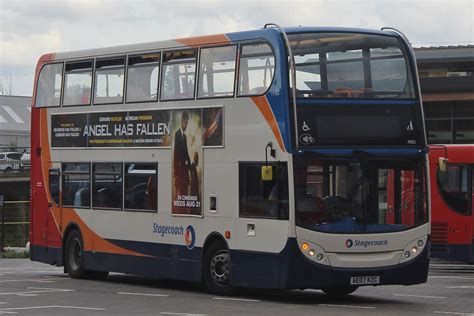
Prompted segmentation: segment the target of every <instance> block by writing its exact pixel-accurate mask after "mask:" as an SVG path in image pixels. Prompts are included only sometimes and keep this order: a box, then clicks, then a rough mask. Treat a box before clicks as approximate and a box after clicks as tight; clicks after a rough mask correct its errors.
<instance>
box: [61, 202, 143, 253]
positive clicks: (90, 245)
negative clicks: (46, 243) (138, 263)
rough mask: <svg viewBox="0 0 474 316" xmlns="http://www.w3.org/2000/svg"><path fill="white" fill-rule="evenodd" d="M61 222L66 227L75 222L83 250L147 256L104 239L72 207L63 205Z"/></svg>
mask: <svg viewBox="0 0 474 316" xmlns="http://www.w3.org/2000/svg"><path fill="white" fill-rule="evenodd" d="M63 222H64V226H63V227H64V228H66V227H68V225H69V224H70V223H76V224H77V225H78V226H79V229H80V230H81V234H82V238H83V241H84V250H85V251H97V252H106V253H113V254H119V255H132V256H140V257H147V255H144V254H141V253H138V252H134V251H131V250H127V249H123V248H121V247H119V246H116V245H114V244H112V243H111V242H108V241H106V240H105V239H103V238H102V237H100V236H99V235H97V234H96V233H95V232H94V231H93V230H92V229H90V228H89V226H87V224H86V223H84V221H83V220H82V219H81V217H80V216H79V215H78V214H77V213H76V211H75V210H74V209H73V208H64V207H63Z"/></svg>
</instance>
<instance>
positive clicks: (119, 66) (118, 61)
mask: <svg viewBox="0 0 474 316" xmlns="http://www.w3.org/2000/svg"><path fill="white" fill-rule="evenodd" d="M124 74H125V58H123V57H120V58H113V59H101V60H97V61H96V64H95V85H94V104H106V103H122V101H123V82H124V80H123V77H124Z"/></svg>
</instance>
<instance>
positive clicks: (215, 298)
mask: <svg viewBox="0 0 474 316" xmlns="http://www.w3.org/2000/svg"><path fill="white" fill-rule="evenodd" d="M212 299H213V300H222V301H242V302H260V300H251V299H248V298H233V297H213V298H212Z"/></svg>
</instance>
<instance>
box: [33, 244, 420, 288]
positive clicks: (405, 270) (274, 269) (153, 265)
mask: <svg viewBox="0 0 474 316" xmlns="http://www.w3.org/2000/svg"><path fill="white" fill-rule="evenodd" d="M120 243H121V244H128V242H125V241H122V242H120ZM132 244H134V245H135V247H134V250H135V251H139V250H143V249H147V248H148V247H150V245H149V244H150V243H143V244H146V245H140V244H141V243H140V242H132V243H131V244H128V245H132ZM156 247H157V248H162V250H154V251H153V252H152V253H163V254H164V253H166V252H167V250H170V251H169V252H167V256H166V257H137V256H131V255H118V254H111V253H99V252H95V253H93V252H89V251H87V252H84V257H83V258H84V262H85V267H84V268H85V269H87V270H97V271H109V272H121V273H128V274H134V275H141V276H144V277H150V278H167V279H176V280H186V281H196V282H199V281H201V271H202V265H201V262H200V260H199V261H196V260H187V259H185V258H180V257H179V255H177V254H176V252H171V249H172V248H173V247H177V248H178V249H181V246H172V245H165V244H156ZM182 247H184V246H182ZM152 248H155V247H154V246H153V247H152ZM184 248H185V247H184ZM428 248H429V247H426V248H425V250H423V252H422V253H420V255H418V257H417V258H415V259H413V260H412V261H410V262H407V263H404V264H400V265H396V266H388V267H381V268H377V267H374V268H350V269H344V268H331V267H328V266H323V265H319V264H317V263H315V262H312V261H310V260H309V259H308V258H306V257H305V256H304V255H303V254H302V253H301V251H300V250H299V247H298V244H297V241H296V239H294V238H289V239H288V241H287V244H286V246H285V248H284V249H283V250H282V251H281V252H280V253H265V252H255V251H242V250H231V251H230V254H231V260H232V285H234V286H245V287H255V288H268V289H304V288H314V289H318V288H324V287H331V286H348V285H349V280H350V278H351V277H353V276H367V275H378V276H380V285H383V284H385V285H387V284H404V285H409V284H418V283H423V282H426V278H427V273H428V268H427V267H428V264H429V259H428ZM182 250H183V251H184V249H182ZM60 251H61V249H56V248H47V247H41V246H32V248H31V258H32V260H35V261H41V262H46V263H50V264H61V261H60V258H61V255H60ZM179 252H180V251H179V250H178V253H179ZM48 253H54V255H55V256H56V259H55V260H51V259H52V258H51V257H50V256H48ZM58 260H59V261H58ZM420 271H425V272H424V273H421V272H420Z"/></svg>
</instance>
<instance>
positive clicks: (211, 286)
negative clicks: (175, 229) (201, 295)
mask: <svg viewBox="0 0 474 316" xmlns="http://www.w3.org/2000/svg"><path fill="white" fill-rule="evenodd" d="M202 280H203V283H204V285H205V286H206V288H207V289H208V290H209V291H210V292H212V293H214V294H218V295H229V294H232V292H233V288H232V286H231V283H230V280H231V258H230V252H229V246H228V244H227V241H226V240H225V239H224V237H223V236H222V235H221V234H219V233H213V234H211V235H209V236H208V237H207V239H206V241H205V242H204V245H203V256H202Z"/></svg>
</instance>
